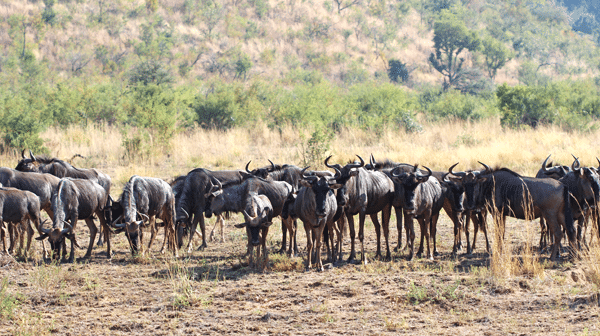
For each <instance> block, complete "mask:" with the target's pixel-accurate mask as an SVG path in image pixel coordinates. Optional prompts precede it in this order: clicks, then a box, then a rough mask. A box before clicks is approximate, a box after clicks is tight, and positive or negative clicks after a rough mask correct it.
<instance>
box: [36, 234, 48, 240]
mask: <svg viewBox="0 0 600 336" xmlns="http://www.w3.org/2000/svg"><path fill="white" fill-rule="evenodd" d="M46 238H48V234H46V233H44V234H43V235H41V236H39V237H36V238H35V240H44V239H46Z"/></svg>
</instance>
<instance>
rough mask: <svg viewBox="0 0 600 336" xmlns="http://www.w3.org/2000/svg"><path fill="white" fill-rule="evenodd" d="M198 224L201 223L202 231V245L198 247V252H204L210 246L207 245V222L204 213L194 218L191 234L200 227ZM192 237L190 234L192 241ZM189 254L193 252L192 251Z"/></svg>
mask: <svg viewBox="0 0 600 336" xmlns="http://www.w3.org/2000/svg"><path fill="white" fill-rule="evenodd" d="M198 223H200V231H201V232H202V245H200V247H198V250H204V249H205V248H206V247H207V246H208V245H207V244H206V222H205V220H204V215H203V214H202V213H200V214H196V215H195V216H194V221H193V222H192V227H191V228H190V232H194V231H195V230H196V227H198ZM192 237H193V235H192V234H191V233H190V241H191V239H192ZM189 252H191V250H190V251H189Z"/></svg>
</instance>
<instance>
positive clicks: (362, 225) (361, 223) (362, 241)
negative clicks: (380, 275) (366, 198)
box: [358, 211, 368, 265]
mask: <svg viewBox="0 0 600 336" xmlns="http://www.w3.org/2000/svg"><path fill="white" fill-rule="evenodd" d="M365 217H366V214H365V212H364V211H361V212H360V213H359V214H358V220H359V222H358V239H359V240H360V253H361V256H360V261H361V262H362V263H363V265H366V264H367V263H368V260H367V255H366V254H365Z"/></svg>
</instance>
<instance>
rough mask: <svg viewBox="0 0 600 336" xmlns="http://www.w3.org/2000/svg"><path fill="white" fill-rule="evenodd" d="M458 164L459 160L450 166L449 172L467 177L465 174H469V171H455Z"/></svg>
mask: <svg viewBox="0 0 600 336" xmlns="http://www.w3.org/2000/svg"><path fill="white" fill-rule="evenodd" d="M456 166H458V162H457V163H455V164H453V165H452V166H451V167H450V169H448V172H449V173H450V174H452V175H454V176H459V177H465V176H466V175H467V173H465V172H462V171H460V172H454V171H453V169H454V167H456Z"/></svg>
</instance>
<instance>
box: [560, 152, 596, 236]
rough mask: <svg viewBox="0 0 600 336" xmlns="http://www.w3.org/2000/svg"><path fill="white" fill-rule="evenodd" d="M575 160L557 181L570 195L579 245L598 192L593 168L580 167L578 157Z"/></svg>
mask: <svg viewBox="0 0 600 336" xmlns="http://www.w3.org/2000/svg"><path fill="white" fill-rule="evenodd" d="M573 158H575V161H574V162H573V164H572V165H571V171H570V172H568V173H567V174H566V175H565V176H563V177H561V178H560V179H559V181H560V182H561V183H562V184H564V185H566V186H567V189H568V190H569V194H570V195H571V199H570V200H571V213H572V215H573V219H576V220H577V224H578V225H577V244H578V247H581V246H580V244H581V240H582V234H583V232H584V230H585V229H586V227H587V225H586V224H587V222H588V220H589V217H590V216H591V213H592V209H593V208H595V207H596V203H597V202H598V197H599V192H600V181H599V180H598V173H596V171H595V170H594V169H593V168H587V167H581V165H580V163H579V159H577V158H576V157H574V156H573Z"/></svg>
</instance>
